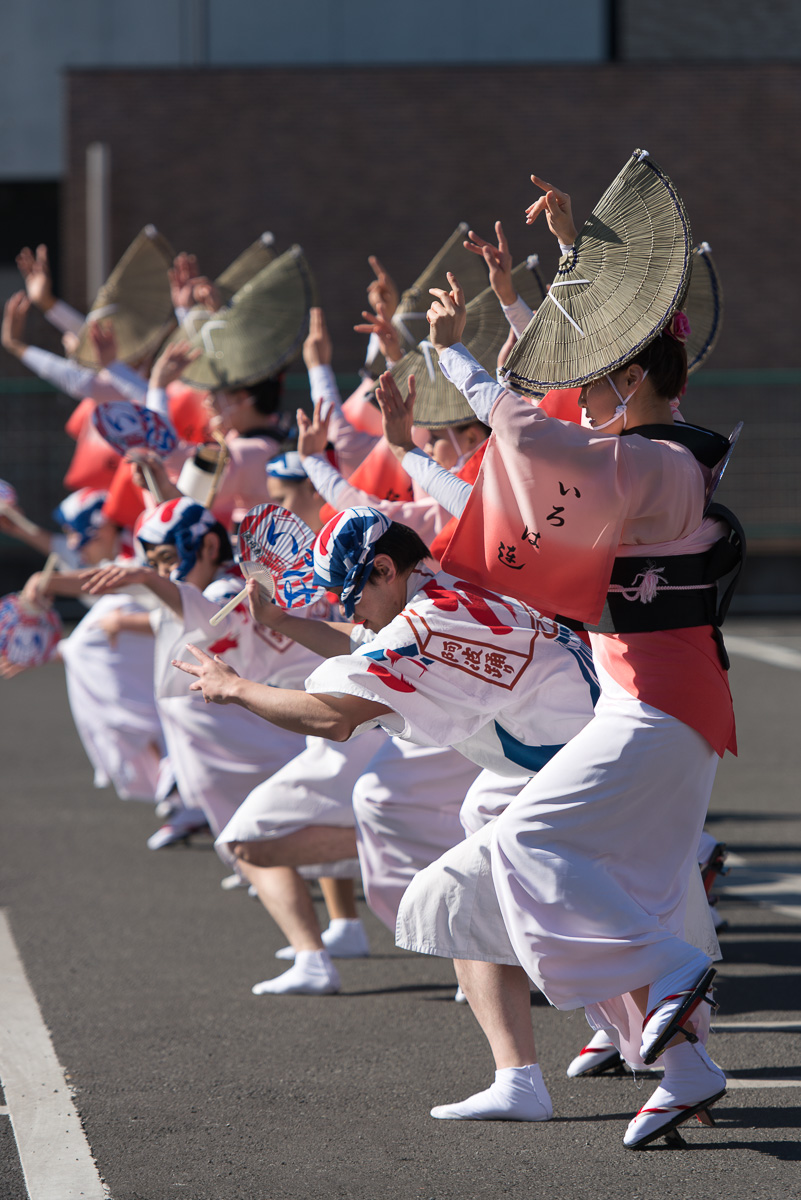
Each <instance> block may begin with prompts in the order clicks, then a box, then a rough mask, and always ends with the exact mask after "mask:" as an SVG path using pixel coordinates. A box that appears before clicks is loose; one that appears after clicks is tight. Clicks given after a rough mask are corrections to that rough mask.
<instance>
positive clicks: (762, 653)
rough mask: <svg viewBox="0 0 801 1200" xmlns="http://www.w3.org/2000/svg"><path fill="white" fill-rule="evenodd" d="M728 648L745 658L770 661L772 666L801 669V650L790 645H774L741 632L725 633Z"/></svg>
mask: <svg viewBox="0 0 801 1200" xmlns="http://www.w3.org/2000/svg"><path fill="white" fill-rule="evenodd" d="M724 640H725V642H726V649H727V650H729V651H730V652H731V653H732V654H740V655H742V657H743V658H754V659H756V660H757V662H764V663H769V664H770V665H771V666H772V667H789V668H790V670H793V671H801V651H799V650H793V649H791V648H790V647H789V646H774V645H771V643H770V642H758V641H756V640H755V639H754V638H746V637H740V636H739V634H736V633H731V634H724Z"/></svg>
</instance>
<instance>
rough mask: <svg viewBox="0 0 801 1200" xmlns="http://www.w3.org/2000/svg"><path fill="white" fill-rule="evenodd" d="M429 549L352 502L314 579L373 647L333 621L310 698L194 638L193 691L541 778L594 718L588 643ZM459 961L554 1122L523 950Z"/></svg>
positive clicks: (506, 1068)
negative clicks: (249, 676)
mask: <svg viewBox="0 0 801 1200" xmlns="http://www.w3.org/2000/svg"><path fill="white" fill-rule="evenodd" d="M427 556H428V550H427V548H426V546H425V544H424V543H423V542H422V541H421V540H420V539H419V538H418V536H417V535H416V534H415V533H414V532H413V531H412V530H410V529H408V528H407V527H406V526H403V525H399V524H397V523H396V522H390V521H389V520H388V519H387V518H386V517H384V516H383V515H382V514H381V513H379V512H377V511H376V510H374V509H370V508H356V509H348V510H346V511H345V512H344V513H341V514H339V515H338V516H336V517H334V518H333V519H332V520H331V521H330V522H329V523H328V525H327V526H326V527H325V528H324V529H323V531H322V533H321V534H320V536H319V538H318V541H317V543H316V546H315V553H314V561H315V581H316V582H317V583H319V584H321V585H322V586H325V587H327V588H328V589H330V590H331V591H333V592H334V593H336V594H337V595H338V596H339V598H340V601H341V604H342V607H343V609H344V610H345V614H346V615H347V616H352V617H355V619H356V620H357V621H361V622H362V624H363V634H362V635H361V636H362V637H363V639H364V641H363V644H362V645H360V646H357V648H356V649H355V650H354V651H353V652H352V653H351V652H350V651H351V638H349V637H348V635H347V634H345V633H344V632H343V631H342V630H337V629H334V628H332V629H330V635H331V638H330V641H329V645H328V646H327V647H326V649H325V652H326V653H330V654H332V655H333V656H332V657H329V658H328V659H327V661H326V662H324V663H323V664H322V665H321V666H320V667H318V668H317V669H316V670H315V671H314V672H313V673H312V675H311V676H310V677H309V678H308V679H307V680H306V685H305V686H306V691H305V692H299V691H291V690H288V689H280V688H266V687H264V686H262V685H259V684H256V683H253V682H251V681H249V680H246V679H241V678H240V677H239V676H238V675H237V674H236V672H234V671H233V670H231V668H229V667H228V666H227V665H226V664H225V663H223V662H222V660H220V659H219V658H217V657H215V658H211V657H210V656H209V655H207V654H205V653H204V652H203V651H202V650H200V649H198V648H197V647H194V646H192V645H190V646H189V650H190V652H191V654H192V655H193V657H194V658H195V659H196V660H197V662H196V663H188V662H179V661H175V662H174V665H175V666H176V667H179V668H180V669H181V670H183V671H185V672H187V673H188V674H190V675H193V676H195V680H196V681H195V682H194V683H193V684H192V690H195V691H202V693H203V696H204V698H205V699H206V700H211V701H215V702H216V703H221V704H239V705H241V706H242V707H244V708H246V709H248V710H249V711H250V712H252V713H256V714H257V715H259V716H261V717H264V718H265V719H266V720H269V721H272V722H273V723H274V724H277V725H280V726H281V727H282V728H285V729H290V730H294V731H296V732H303V733H307V734H308V733H311V734H318V735H320V736H323V737H327V738H331V739H333V740H335V741H346V740H348V739H349V738H351V737H352V736H354V735H355V734H358V733H361V732H363V731H364V730H367V729H370V728H372V727H373V726H375V725H380V726H382V727H383V728H384V729H386V730H387V731H388V732H389V733H391V734H394V735H396V736H400V737H404V738H407V739H409V740H410V741H413V742H416V743H417V744H419V745H428V746H432V745H433V746H455V747H456V748H457V749H458V750H459V751H460V752H461V753H462V754H464V755H465V757H467V758H469V759H470V760H471V761H473V762H475V763H477V764H478V765H479V766H481V767H485V768H489V769H490V770H494V771H497V772H500V773H503V774H507V775H520V774H521V772H527V773H529V774H533V773H534V772H535V771H537V770H538V769H539V768H540V767H541V766H542V765H543V764H544V763H546V762H547V761H548V760H549V759H550V758H551V757H552V756H553V755H554V754H556V753H557V752H558V751H559V750H560V749H561V748H562V747H563V746H564V745H565V743H566V742H568V741H569V740H570V739H571V738H572V737H574V736H575V735H576V734H577V733H578V732H579V731H580V730H581V729H582V728H583V727H584V726H585V725H586V724H587V722H588V721H589V720H590V718H591V717H592V706H593V698H594V692H595V691H596V685H595V676H594V673H593V669H592V660H591V657H590V654H589V651H588V650H587V648H586V646H585V645H584V644H583V643H582V642H581V641H580V640H579V639H578V638H577V637H576V636H575V635H574V634H572V633H571V632H570V631H569V630H567V629H565V628H564V627H562V626H560V625H558V624H556V623H555V622H554V621H551V620H549V619H547V618H544V617H542V616H541V615H540V614H539V613H538V612H536V611H535V610H534V609H532V608H530V607H528V606H527V605H525V604H521V603H520V602H519V601H517V600H512V599H510V598H509V597H508V596H502V595H499V594H498V593H496V592H492V591H489V590H487V589H486V588H482V587H476V586H474V585H472V584H468V583H465V582H464V581H462V580H459V579H457V578H454V577H452V576H448V575H445V574H442V573H440V574H438V575H435V574H433V573H432V572H431V571H430V570H429V569H428V567H427V566H426V565H425V559H426V558H427ZM250 586H251V587H252V588H253V590H254V593H255V590H256V589H255V585H253V584H251V585H250ZM335 639H338V640H336V644H335ZM353 640H355V639H353ZM318 649H322V647H321V646H319V647H318ZM322 852H323V851H322V848H320V847H317V848H316V853H317V854H318V856H319V855H320V854H321V853H322ZM482 882H483V885H484V889H485V890H487V889H488V893H489V895H488V896H487V897H485V896H482V898H481V902H480V903H479V904H475V903H474V902H473V898H472V897H471V899H470V903H466V904H465V910H464V919H465V922H466V924H467V925H469V924H470V921H471V916H470V912H473V911H475V913H476V919H481V918H480V917H479V912H478V910H479V909H480V908H484V907H485V906H484V903H483V901H484V900H485V899H488V900H489V904H488V906H487V907H488V908H489V909H493V906H494V911H495V923H496V925H497V926H498V927H499V928H500V930H501V931H503V922H502V920H501V918H500V913H499V912H498V910H497V904H496V903H495V900H494V891H493V889H492V884H491V881H490V880H489V876H488V873H487V872H486V871H485V872H484V874H483V876H482ZM468 910H469V911H468ZM486 919H491V917H489V916H488V917H487V918H486ZM485 958H486V956H485ZM463 968H464V969H463ZM456 969H457V975H459V978H460V982H461V983H462V986H463V987H464V988H465V991H466V992H467V995H468V998H469V1000H470V1002H471V1008H472V1010H473V1012H474V1014H475V1015H476V1017H477V1019H478V1020H479V1023H480V1024H481V1025H482V1028H484V1029H485V1032H487V1029H488V1027H489V1026H490V1025H491V1026H492V1027H493V1029H494V1030H497V1032H493V1035H492V1039H491V1046H492V1049H493V1052H494V1053H495V1057H496V1063H497V1065H498V1067H499V1070H500V1072H501V1073H502V1074H503V1073H504V1072H505V1073H506V1074H505V1076H504V1077H505V1078H508V1079H509V1081H510V1084H511V1088H512V1091H513V1092H514V1093H516V1094H519V1093H521V1092H522V1093H523V1100H522V1101H521V1102H520V1103H521V1109H525V1113H523V1112H522V1111H521V1112H520V1113H519V1114H518V1115H519V1117H520V1118H521V1119H524V1120H534V1119H539V1120H545V1119H547V1118H548V1117H550V1116H551V1103H550V1098H549V1097H548V1093H547V1091H546V1089H545V1086H544V1084H543V1083H542V1076H541V1074H540V1071H539V1067H537V1066H536V1051H535V1048H534V1042H533V1037H532V1035H531V1022H530V1006H529V985H528V981H527V979H526V977H525V974H524V972H523V971H522V969H521V968H520V967H519V966H518V965H517V963H516V960H515V959H514V957H513V956H512V957H511V959H509V958H506V959H504V960H503V961H502V962H501V963H499V962H495V961H475V962H471V963H469V964H468V965H467V967H466V968H465V967H464V964H462V963H459V962H457V963H456ZM499 1006H500V1010H501V1012H500V1015H499V1014H498V1013H497V1011H496V1010H497V1009H498V1007H499ZM512 1060H513V1061H512ZM512 1076H514V1078H512ZM487 1115H490V1114H487ZM491 1115H503V1114H499V1113H494V1114H491ZM506 1115H509V1114H506Z"/></svg>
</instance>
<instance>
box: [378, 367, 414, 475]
mask: <svg viewBox="0 0 801 1200" xmlns="http://www.w3.org/2000/svg"><path fill="white" fill-rule="evenodd" d="M375 395H376V400H377V401H378V407H379V408H380V409H381V420H382V422H383V425H384V437H385V438H386V439H387V441H388V442H389V445H390V447H391V448H392V452H393V453H394V455H395V457H396V458H398V459H402V458H403V456H404V454H406V453H407V451H409V450H414V449H415V443H414V440H413V439H412V425H413V424H414V401H415V396H416V395H417V389H416V387H415V382H414V375H410V376H409V394H408V396H407V397H406V399H405V400H404V398H403V395H402V394H401V390H400V388H399V387H398V385H397V383H396V382H395V380H394V379H393V378H392V375H391V374H390V372H389V371H385V372H384V374H383V375H382V376H381V378H380V379H379V381H378V386H377V387H376V390H375Z"/></svg>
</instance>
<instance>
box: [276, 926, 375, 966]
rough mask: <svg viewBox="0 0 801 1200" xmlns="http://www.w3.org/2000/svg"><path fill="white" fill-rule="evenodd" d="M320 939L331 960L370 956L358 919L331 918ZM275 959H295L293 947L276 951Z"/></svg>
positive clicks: (364, 933)
mask: <svg viewBox="0 0 801 1200" xmlns="http://www.w3.org/2000/svg"><path fill="white" fill-rule="evenodd" d="M322 938H323V945H324V946H325V948H326V950H327V951H328V953H329V954H330V955H331V957H332V958H367V957H368V956H369V954H370V943H369V942H368V941H367V934H366V932H365V928H364V925H363V924H362V922H361V921H360V920H359V918H358V917H354V918H352V919H349V918H346V917H332V918H331V921H330V922H329V925H328V928H327V929H324V930H323V934H322ZM275 957H276V958H283V959H285V960H291V959H293V958H294V957H295V947H294V946H284V947H283V948H282V949H281V950H276V952H275Z"/></svg>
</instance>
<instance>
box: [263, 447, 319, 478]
mask: <svg viewBox="0 0 801 1200" xmlns="http://www.w3.org/2000/svg"><path fill="white" fill-rule="evenodd" d="M265 469H266V471H267V474H268V475H269V476H271V477H272V478H273V479H289V480H291V481H292V482H293V483H302V482H303V480H304V479H308V478H309V477H308V475H307V474H306V472H305V471H304V469H303V459H302V458H301V457H300V455H299V454H298V452H297V450H288V451H287V452H286V454H277V455H276V456H275V458H271V459H270V461H269V462H268V463H267V466H266V468H265Z"/></svg>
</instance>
